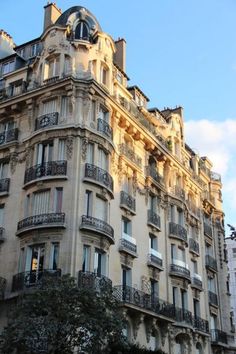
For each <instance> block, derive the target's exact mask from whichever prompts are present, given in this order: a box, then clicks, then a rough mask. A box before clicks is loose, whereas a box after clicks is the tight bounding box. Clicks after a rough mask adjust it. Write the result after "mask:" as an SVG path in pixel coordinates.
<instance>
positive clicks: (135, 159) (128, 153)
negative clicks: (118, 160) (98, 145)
mask: <svg viewBox="0 0 236 354" xmlns="http://www.w3.org/2000/svg"><path fill="white" fill-rule="evenodd" d="M119 151H120V154H121V155H124V156H125V157H127V158H128V159H129V160H130V161H131V162H132V163H134V164H135V165H136V166H138V167H139V168H142V159H141V157H140V156H138V155H137V154H135V152H134V151H133V149H132V148H130V147H129V146H128V145H126V144H120V145H119Z"/></svg>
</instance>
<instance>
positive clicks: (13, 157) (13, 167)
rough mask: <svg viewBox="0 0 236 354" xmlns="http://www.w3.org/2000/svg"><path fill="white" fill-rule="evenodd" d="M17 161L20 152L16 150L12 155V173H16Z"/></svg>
mask: <svg viewBox="0 0 236 354" xmlns="http://www.w3.org/2000/svg"><path fill="white" fill-rule="evenodd" d="M17 162H18V154H17V153H16V152H13V153H11V155H10V169H11V173H12V174H14V173H15V170H16V165H17Z"/></svg>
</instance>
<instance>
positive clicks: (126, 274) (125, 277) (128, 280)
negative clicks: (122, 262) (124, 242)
mask: <svg viewBox="0 0 236 354" xmlns="http://www.w3.org/2000/svg"><path fill="white" fill-rule="evenodd" d="M122 285H123V287H126V286H132V271H131V269H128V268H122Z"/></svg>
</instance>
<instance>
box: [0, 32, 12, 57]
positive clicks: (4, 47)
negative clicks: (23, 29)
mask: <svg viewBox="0 0 236 354" xmlns="http://www.w3.org/2000/svg"><path fill="white" fill-rule="evenodd" d="M14 47H15V44H14V42H13V39H12V37H11V36H10V35H9V34H8V33H7V32H5V31H4V30H2V29H0V59H2V58H5V57H7V56H8V55H11V54H14V53H15V51H14Z"/></svg>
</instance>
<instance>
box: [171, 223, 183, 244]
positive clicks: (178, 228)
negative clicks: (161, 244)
mask: <svg viewBox="0 0 236 354" xmlns="http://www.w3.org/2000/svg"><path fill="white" fill-rule="evenodd" d="M169 234H170V236H174V237H175V238H178V239H180V240H182V241H184V242H186V243H187V230H186V229H185V228H184V227H183V226H182V225H179V224H176V223H174V222H172V221H171V222H170V223H169Z"/></svg>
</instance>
